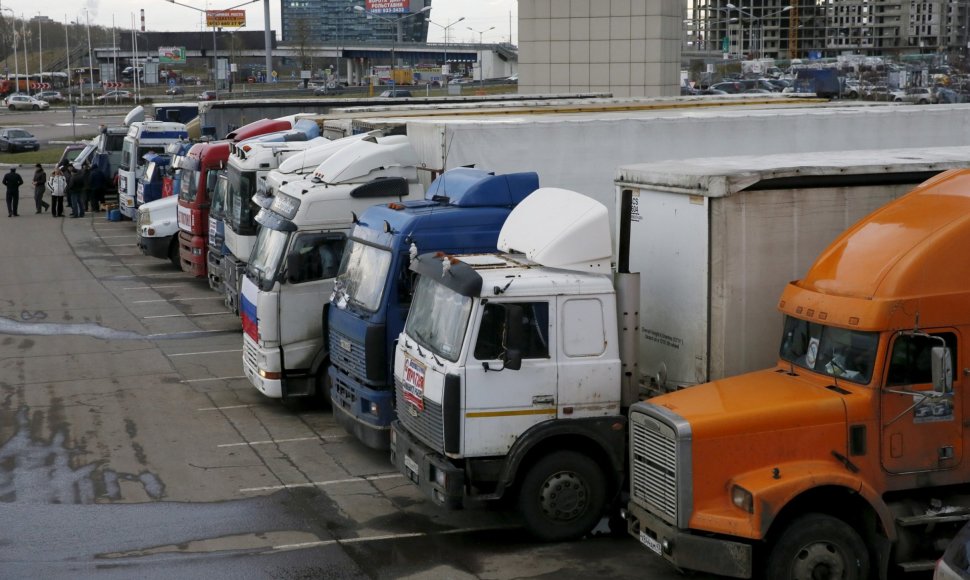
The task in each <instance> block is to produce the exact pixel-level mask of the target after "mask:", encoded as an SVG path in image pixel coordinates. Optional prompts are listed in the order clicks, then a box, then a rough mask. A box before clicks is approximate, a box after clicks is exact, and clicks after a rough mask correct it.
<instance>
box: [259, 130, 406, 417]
mask: <svg viewBox="0 0 970 580" xmlns="http://www.w3.org/2000/svg"><path fill="white" fill-rule="evenodd" d="M418 165H419V161H418V157H417V154H416V153H415V152H414V150H413V149H412V148H411V144H410V142H408V139H407V137H405V136H391V137H384V138H379V139H378V138H374V139H359V140H357V142H356V143H352V144H350V145H348V146H346V147H343V148H342V149H340V150H339V151H337V152H335V153H334V154H333V155H332V156H331V157H330V158H328V159H327V160H326V161H324V162H323V163H321V164H320V165H319V166H318V167H317V169H316V170H315V171H314V174H313V176H312V177H311V178H310V179H304V180H297V181H292V182H288V183H286V184H285V185H281V186H280V187H279V189H278V190H277V191H276V192H275V193H274V195H273V197H272V198H271V199H272V202H271V204H270V206H269V207H268V208H264V209H262V210H261V211H260V212H259V214H257V217H256V221H257V222H258V223H259V224H260V229H259V234H258V236H257V240H256V245H255V247H254V248H253V251H252V255H251V256H250V261H249V264H248V265H247V266H246V277H245V278H244V279H243V283H242V296H241V300H240V314H241V316H242V324H243V367H244V369H245V373H246V376H247V377H249V380H250V381H251V382H252V384H253V386H255V387H256V388H257V389H258V390H259V391H260V392H261V393H263V394H264V395H266V396H267V397H271V398H277V399H278V398H288V397H299V396H311V395H319V396H326V395H327V389H326V388H324V381H325V380H326V375H327V367H328V360H329V359H328V353H327V351H326V349H325V345H324V336H326V333H327V328H326V326H325V321H324V318H325V316H326V314H325V311H324V305H325V304H327V303H328V301H329V298H330V293H331V291H332V290H333V280H334V277H335V276H336V275H337V269H338V267H339V266H340V260H341V257H342V255H343V248H344V244H345V243H346V239H347V233H348V232H349V230H350V228H351V227H353V225H354V219H355V217H354V216H355V214H356V215H360V214H361V213H363V211H364V210H365V209H366V208H367V207H369V206H371V205H374V204H375V203H382V202H383V203H387V202H392V201H402V200H406V199H419V198H420V197H421V196H422V195H423V194H424V188H423V186H422V185H421V184H420V183H419V180H418V176H417V167H418Z"/></svg>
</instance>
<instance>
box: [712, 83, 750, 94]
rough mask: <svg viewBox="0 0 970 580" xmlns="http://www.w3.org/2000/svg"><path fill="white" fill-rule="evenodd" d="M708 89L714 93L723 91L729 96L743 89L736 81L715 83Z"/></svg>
mask: <svg viewBox="0 0 970 580" xmlns="http://www.w3.org/2000/svg"><path fill="white" fill-rule="evenodd" d="M710 88H712V89H714V90H716V91H724V92H725V93H727V94H729V95H734V94H737V93H740V92H742V91H743V90H744V88H743V87H742V86H741V83H740V82H738V81H724V82H720V83H715V84H713V85H711V87H710Z"/></svg>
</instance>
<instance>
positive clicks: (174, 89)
mask: <svg viewBox="0 0 970 580" xmlns="http://www.w3.org/2000/svg"><path fill="white" fill-rule="evenodd" d="M165 94H166V95H184V94H185V89H183V88H182V87H180V86H178V85H174V86H171V87H168V88H167V89H165Z"/></svg>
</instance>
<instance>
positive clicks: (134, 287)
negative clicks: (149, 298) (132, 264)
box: [122, 276, 191, 290]
mask: <svg viewBox="0 0 970 580" xmlns="http://www.w3.org/2000/svg"><path fill="white" fill-rule="evenodd" d="M129 277H130V278H134V277H135V276H129ZM139 277H140V276H139ZM186 286H191V284H169V285H167V286H132V287H130V288H122V290H157V289H159V288H185V287H186Z"/></svg>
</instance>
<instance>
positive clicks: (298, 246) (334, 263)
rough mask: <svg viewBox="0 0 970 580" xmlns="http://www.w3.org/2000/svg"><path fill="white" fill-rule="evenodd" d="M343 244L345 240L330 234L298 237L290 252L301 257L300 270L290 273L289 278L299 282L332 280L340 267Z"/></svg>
mask: <svg viewBox="0 0 970 580" xmlns="http://www.w3.org/2000/svg"><path fill="white" fill-rule="evenodd" d="M345 243H346V238H344V237H343V236H339V237H338V236H335V235H332V234H328V235H309V236H300V237H299V238H297V239H296V241H295V242H293V248H292V249H291V250H290V251H291V252H296V253H298V254H300V255H301V256H302V257H303V259H302V260H301V268H302V270H301V271H300V272H290V273H289V275H290V278H292V279H296V280H299V281H301V282H312V281H314V280H326V279H328V278H334V277H335V276H336V275H337V269H338V268H339V266H340V258H341V256H343V252H344V244H345Z"/></svg>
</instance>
